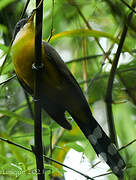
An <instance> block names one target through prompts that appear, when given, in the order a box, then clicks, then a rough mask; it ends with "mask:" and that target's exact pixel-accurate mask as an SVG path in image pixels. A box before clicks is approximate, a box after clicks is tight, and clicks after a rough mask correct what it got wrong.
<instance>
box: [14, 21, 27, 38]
mask: <svg viewBox="0 0 136 180" xmlns="http://www.w3.org/2000/svg"><path fill="white" fill-rule="evenodd" d="M26 22H27V18H26V19H21V20H20V21H19V22H17V24H16V26H15V29H14V32H13V39H15V37H16V35H17V33H18V32H19V31H20V29H21V28H22V27H23V26H24V25H25V24H26Z"/></svg>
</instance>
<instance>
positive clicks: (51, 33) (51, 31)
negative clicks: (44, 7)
mask: <svg viewBox="0 0 136 180" xmlns="http://www.w3.org/2000/svg"><path fill="white" fill-rule="evenodd" d="M53 17H54V0H52V16H51V30H50V36H49V38H48V42H49V41H50V39H51V37H52V35H53V25H54V24H53Z"/></svg>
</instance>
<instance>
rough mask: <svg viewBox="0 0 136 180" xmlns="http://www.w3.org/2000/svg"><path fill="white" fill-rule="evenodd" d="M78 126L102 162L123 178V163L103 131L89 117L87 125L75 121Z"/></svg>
mask: <svg viewBox="0 0 136 180" xmlns="http://www.w3.org/2000/svg"><path fill="white" fill-rule="evenodd" d="M76 122H77V124H78V126H79V127H80V129H81V130H82V131H83V133H84V135H85V136H86V137H87V139H88V140H89V142H90V143H91V145H92V146H93V148H94V150H95V152H96V153H97V155H100V156H102V158H103V159H104V161H105V162H106V163H107V164H108V165H109V167H110V168H111V170H112V171H113V173H114V174H116V176H118V177H123V174H124V168H125V166H126V165H125V162H124V160H123V159H122V157H121V156H120V154H119V152H118V151H117V149H116V147H115V145H114V144H113V143H112V142H111V140H110V138H109V137H108V136H107V135H106V133H105V132H104V131H103V129H102V128H101V126H100V125H99V124H98V123H97V121H96V120H95V119H94V118H93V116H91V120H90V121H89V123H88V124H86V123H84V122H81V121H78V120H76Z"/></svg>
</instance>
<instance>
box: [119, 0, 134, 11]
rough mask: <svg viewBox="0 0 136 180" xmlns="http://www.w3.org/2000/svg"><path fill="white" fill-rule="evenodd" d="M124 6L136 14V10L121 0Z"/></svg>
mask: <svg viewBox="0 0 136 180" xmlns="http://www.w3.org/2000/svg"><path fill="white" fill-rule="evenodd" d="M120 1H121V2H122V3H123V4H125V5H126V6H127V7H128V8H129V9H131V11H133V13H136V11H135V9H134V8H133V7H131V6H130V5H129V4H128V3H127V2H126V1H124V0H120Z"/></svg>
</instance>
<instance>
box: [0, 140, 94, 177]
mask: <svg viewBox="0 0 136 180" xmlns="http://www.w3.org/2000/svg"><path fill="white" fill-rule="evenodd" d="M0 140H1V141H4V142H6V143H8V144H11V145H13V146H16V147H19V148H21V149H23V150H26V151H29V152H31V153H34V152H33V150H31V149H29V148H26V147H24V146H22V145H19V144H16V143H14V142H12V141H10V140H8V139H4V138H2V137H0ZM32 149H33V148H32ZM40 156H42V157H44V158H45V159H46V160H47V161H52V162H54V163H56V164H59V165H61V166H63V167H65V168H67V169H70V170H72V171H74V172H76V173H78V174H80V175H82V176H84V177H85V178H87V179H90V180H94V179H93V178H91V177H89V176H88V175H86V174H84V173H81V172H79V171H77V170H75V169H73V168H71V167H69V166H67V165H65V164H63V163H60V162H58V161H56V160H54V159H52V158H50V157H47V156H45V155H40ZM38 172H39V171H38Z"/></svg>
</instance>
